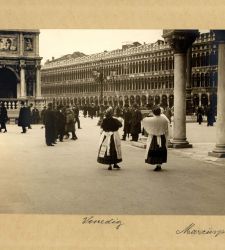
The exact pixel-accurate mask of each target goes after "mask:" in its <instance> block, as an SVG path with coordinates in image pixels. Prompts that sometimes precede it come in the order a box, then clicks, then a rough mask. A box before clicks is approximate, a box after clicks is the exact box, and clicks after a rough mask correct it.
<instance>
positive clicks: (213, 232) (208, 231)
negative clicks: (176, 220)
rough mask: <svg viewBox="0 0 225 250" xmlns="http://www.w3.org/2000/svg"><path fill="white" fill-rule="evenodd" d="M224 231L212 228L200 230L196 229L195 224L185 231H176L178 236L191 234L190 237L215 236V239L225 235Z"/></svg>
mask: <svg viewBox="0 0 225 250" xmlns="http://www.w3.org/2000/svg"><path fill="white" fill-rule="evenodd" d="M224 233H225V230H224V229H213V228H212V227H209V228H207V229H206V228H205V229H199V228H197V227H196V225H195V223H191V224H190V225H188V226H187V227H185V228H183V229H179V230H177V231H176V234H190V235H202V234H204V235H214V236H215V237H217V236H219V235H221V234H224Z"/></svg>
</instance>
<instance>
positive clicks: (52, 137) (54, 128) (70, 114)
mask: <svg viewBox="0 0 225 250" xmlns="http://www.w3.org/2000/svg"><path fill="white" fill-rule="evenodd" d="M76 122H77V123H78V128H81V127H80V120H79V109H78V108H77V107H73V108H72V107H69V106H66V107H64V106H58V107H57V108H56V109H54V107H53V104H52V103H49V104H48V108H47V109H46V110H45V112H44V114H43V124H44V126H45V141H46V145H47V146H54V144H56V141H57V139H59V141H61V142H62V141H63V139H64V138H67V139H68V138H69V137H70V133H71V135H72V136H71V140H77V139H78V138H77V136H76V129H75V123H76Z"/></svg>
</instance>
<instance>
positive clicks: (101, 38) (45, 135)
mask: <svg viewBox="0 0 225 250" xmlns="http://www.w3.org/2000/svg"><path fill="white" fill-rule="evenodd" d="M12 51H13V53H12ZM15 51H16V52H15ZM224 58H225V30H217V29H208V30H202V29H161V30H160V29H143V30H141V29H139V30H137V29H14V30H13V29H10V30H7V29H3V30H0V124H1V128H0V131H1V133H0V147H1V165H0V170H1V175H0V201H1V202H0V213H1V214H61V215H62V214H63V215H83V214H85V215H93V216H94V215H99V214H101V215H225V206H224V205H225V201H224V198H223V197H224V185H225V179H224V166H225V130H224V125H225V115H224V107H225V82H224V79H225V71H224V68H225V60H224Z"/></svg>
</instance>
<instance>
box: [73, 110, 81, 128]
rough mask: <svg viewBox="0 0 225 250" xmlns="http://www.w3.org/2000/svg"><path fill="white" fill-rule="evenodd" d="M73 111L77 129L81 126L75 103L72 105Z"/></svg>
mask: <svg viewBox="0 0 225 250" xmlns="http://www.w3.org/2000/svg"><path fill="white" fill-rule="evenodd" d="M73 113H74V116H75V124H76V123H77V127H78V129H81V127H80V118H79V108H78V106H77V105H75V106H74V107H73Z"/></svg>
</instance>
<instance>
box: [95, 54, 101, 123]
mask: <svg viewBox="0 0 225 250" xmlns="http://www.w3.org/2000/svg"><path fill="white" fill-rule="evenodd" d="M99 65H100V66H99V69H98V70H95V71H93V75H94V78H95V80H96V81H97V82H98V83H99V84H100V96H99V104H100V107H99V121H98V124H97V125H101V123H102V120H103V117H104V114H103V112H104V111H103V82H104V74H103V66H102V65H103V60H102V59H101V60H100V61H99Z"/></svg>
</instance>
